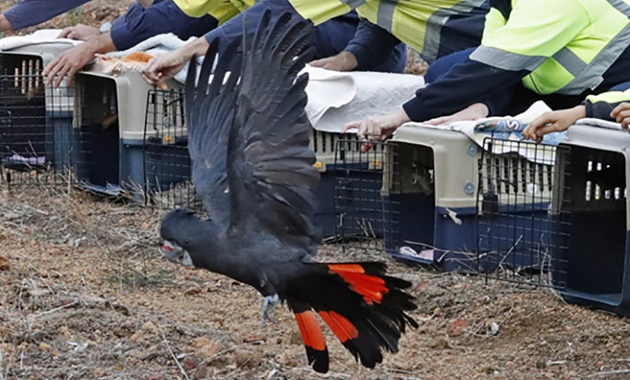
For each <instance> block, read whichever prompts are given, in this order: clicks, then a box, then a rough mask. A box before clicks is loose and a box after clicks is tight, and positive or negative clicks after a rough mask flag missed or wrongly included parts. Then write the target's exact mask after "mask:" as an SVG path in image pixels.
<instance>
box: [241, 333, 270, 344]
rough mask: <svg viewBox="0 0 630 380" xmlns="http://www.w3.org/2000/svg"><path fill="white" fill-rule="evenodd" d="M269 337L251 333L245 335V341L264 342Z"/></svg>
mask: <svg viewBox="0 0 630 380" xmlns="http://www.w3.org/2000/svg"><path fill="white" fill-rule="evenodd" d="M266 341H267V338H266V337H264V336H262V335H256V334H249V335H245V336H244V337H243V343H258V344H260V343H262V342H266Z"/></svg>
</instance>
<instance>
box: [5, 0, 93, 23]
mask: <svg viewBox="0 0 630 380" xmlns="http://www.w3.org/2000/svg"><path fill="white" fill-rule="evenodd" d="M90 1H91V0H22V1H21V2H19V3H18V4H15V5H14V6H12V7H11V8H9V9H7V10H6V11H5V12H4V16H5V17H6V18H7V21H9V24H11V28H13V30H19V29H24V28H28V27H29V26H33V25H37V24H41V23H42V22H44V21H48V20H50V19H51V18H53V17H55V16H58V15H60V14H62V13H64V12H67V11H69V10H71V9H74V8H76V7H78V6H80V5H83V4H85V3H89V2H90Z"/></svg>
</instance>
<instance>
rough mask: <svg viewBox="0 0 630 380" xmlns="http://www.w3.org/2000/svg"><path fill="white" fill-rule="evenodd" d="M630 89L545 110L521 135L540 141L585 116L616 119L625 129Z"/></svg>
mask: <svg viewBox="0 0 630 380" xmlns="http://www.w3.org/2000/svg"><path fill="white" fill-rule="evenodd" d="M628 101H630V89H628V90H625V91H609V92H605V93H602V94H599V95H589V96H587V97H586V100H585V101H584V104H581V105H579V106H575V107H573V108H569V109H564V110H557V111H551V112H545V113H544V114H542V115H541V116H540V117H538V118H536V120H534V121H532V122H531V123H529V125H528V126H527V128H525V130H524V131H523V136H525V138H528V139H532V140H534V141H537V142H540V141H542V138H543V136H544V135H546V134H548V133H551V132H561V131H566V130H567V129H569V127H570V126H572V125H573V124H575V122H576V121H578V120H579V119H582V118H585V117H593V118H597V119H602V120H608V121H616V122H617V123H620V124H621V126H622V127H623V128H625V129H628V124H630V103H628Z"/></svg>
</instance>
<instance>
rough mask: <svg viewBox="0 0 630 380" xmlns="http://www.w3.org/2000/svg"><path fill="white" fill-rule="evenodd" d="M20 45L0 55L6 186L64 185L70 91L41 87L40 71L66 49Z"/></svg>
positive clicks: (0, 149) (0, 135)
mask: <svg viewBox="0 0 630 380" xmlns="http://www.w3.org/2000/svg"><path fill="white" fill-rule="evenodd" d="M71 46H72V45H70V44H66V43H47V44H34V45H27V46H21V47H17V48H14V49H9V50H4V51H2V52H0V160H1V161H0V162H1V164H2V169H3V171H2V174H3V175H2V177H3V180H5V181H6V182H7V183H12V184H17V183H22V182H25V183H33V181H36V182H45V183H48V184H52V183H53V182H65V180H67V178H66V176H65V175H62V174H65V173H68V172H69V169H70V167H71V158H70V157H71V154H70V152H71V149H72V147H71V144H70V141H71V134H72V117H73V105H74V99H73V96H74V92H73V90H72V88H69V87H68V86H66V84H65V81H64V82H63V83H62V85H61V86H60V87H59V88H56V89H55V88H53V87H52V86H46V85H44V81H43V77H42V71H43V69H44V67H45V66H46V65H47V64H48V63H50V62H51V61H52V60H53V59H54V58H55V57H56V56H58V55H59V54H61V53H62V52H63V51H65V50H66V49H68V48H69V47H71Z"/></svg>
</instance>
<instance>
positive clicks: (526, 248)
mask: <svg viewBox="0 0 630 380" xmlns="http://www.w3.org/2000/svg"><path fill="white" fill-rule="evenodd" d="M556 150H557V148H556V147H555V146H549V145H543V144H535V143H531V142H525V141H507V140H500V139H495V138H487V139H486V140H485V141H484V150H483V152H482V155H481V158H480V160H479V186H478V193H477V221H478V223H477V229H478V250H477V252H478V265H479V270H480V271H483V272H487V273H492V276H494V277H496V278H501V279H505V280H513V281H518V282H527V283H536V284H550V281H549V279H548V278H547V275H548V274H549V273H550V272H549V270H550V269H551V265H550V264H551V252H550V249H551V248H550V247H551V245H552V244H553V241H552V240H553V239H552V238H551V228H550V227H551V226H550V219H549V211H550V208H551V202H552V194H553V186H554V183H553V182H554V180H553V179H554V162H555V155H556Z"/></svg>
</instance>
